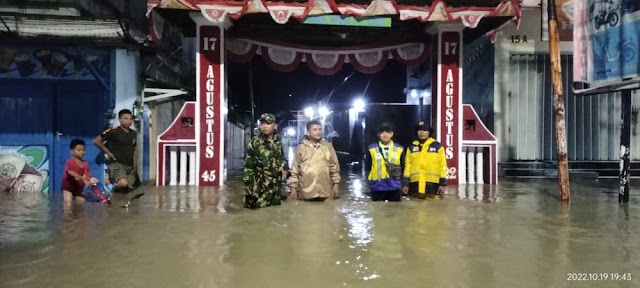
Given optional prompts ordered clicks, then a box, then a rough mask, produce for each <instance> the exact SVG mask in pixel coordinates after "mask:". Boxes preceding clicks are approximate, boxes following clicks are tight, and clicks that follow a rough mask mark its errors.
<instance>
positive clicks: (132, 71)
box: [111, 49, 145, 176]
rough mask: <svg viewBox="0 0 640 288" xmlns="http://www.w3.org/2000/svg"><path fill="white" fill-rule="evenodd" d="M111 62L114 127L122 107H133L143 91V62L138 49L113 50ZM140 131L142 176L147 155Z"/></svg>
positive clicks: (139, 170)
mask: <svg viewBox="0 0 640 288" xmlns="http://www.w3.org/2000/svg"><path fill="white" fill-rule="evenodd" d="M111 63H112V64H113V65H114V66H112V67H114V68H113V69H112V70H111V73H112V74H111V93H112V98H113V99H115V103H114V104H115V106H114V109H113V113H114V114H115V119H114V120H113V123H111V126H112V127H115V126H118V125H119V123H118V119H117V118H118V112H119V111H120V110H122V109H129V110H132V109H133V103H134V102H135V100H136V99H137V98H139V97H140V93H141V91H142V85H143V84H142V83H143V80H144V79H142V64H141V61H140V54H139V53H138V52H137V51H129V50H126V49H115V50H112V51H111ZM141 132H142V131H138V141H137V145H136V148H137V151H136V154H137V156H138V163H140V165H138V175H140V176H142V175H143V173H142V169H143V167H142V163H143V162H142V160H143V157H144V156H145V155H144V153H143V148H144V145H143V141H144V139H145V137H144V135H142V133H141Z"/></svg>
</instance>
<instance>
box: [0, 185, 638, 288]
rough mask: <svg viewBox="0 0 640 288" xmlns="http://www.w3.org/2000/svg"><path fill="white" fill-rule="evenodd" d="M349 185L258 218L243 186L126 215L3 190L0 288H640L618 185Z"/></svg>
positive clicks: (185, 196) (165, 197) (175, 193)
mask: <svg viewBox="0 0 640 288" xmlns="http://www.w3.org/2000/svg"><path fill="white" fill-rule="evenodd" d="M345 179H347V180H346V181H345V182H344V183H343V185H342V189H343V193H344V194H345V195H344V196H343V197H342V198H341V199H339V200H336V201H327V202H325V203H308V202H302V201H298V202H296V203H286V204H285V205H282V206H279V207H270V208H265V209H261V210H257V211H252V210H247V209H244V208H242V195H241V194H242V184H241V182H240V181H237V180H236V181H230V182H229V183H228V186H226V188H224V189H215V188H201V189H198V188H194V187H160V188H158V187H153V186H143V187H142V188H140V191H141V192H144V193H146V195H145V196H143V197H142V198H141V199H139V200H136V201H137V202H134V203H133V205H131V207H130V208H128V209H124V208H121V207H119V206H120V205H122V204H124V203H125V202H126V200H127V199H128V197H130V196H132V195H116V198H115V199H114V205H111V206H102V205H99V204H92V203H87V204H84V205H75V206H73V207H69V208H65V207H64V205H63V204H62V201H61V197H57V198H60V199H51V200H49V199H48V198H47V197H46V196H44V197H43V196H40V195H7V194H3V195H0V287H65V288H67V287H92V288H98V287H109V288H111V287H126V288H130V287H154V288H156V287H239V288H250V287H278V288H287V287H310V288H311V287H323V288H324V287H640V255H639V254H640V229H639V225H640V201H639V200H640V198H638V197H637V195H639V193H640V189H638V188H634V189H633V190H632V197H631V202H630V203H629V205H620V204H618V199H617V194H616V191H617V190H616V183H615V182H612V181H609V182H603V181H600V182H598V181H592V180H591V181H586V182H584V181H583V182H576V183H573V184H572V202H571V204H570V205H564V206H563V205H561V204H560V203H559V201H558V196H557V193H558V192H557V190H558V189H557V184H556V182H554V180H508V179H504V180H502V179H501V181H502V182H501V183H500V184H499V185H497V186H490V185H466V186H460V187H459V188H453V187H449V188H448V191H447V195H445V196H444V197H443V199H442V200H413V199H412V200H408V201H403V202H401V203H384V202H382V203H373V202H371V201H370V200H369V199H368V198H367V196H366V195H364V194H363V188H362V186H363V185H362V184H363V183H362V180H360V179H361V177H357V176H356V175H353V174H352V175H345ZM634 182H635V181H634ZM364 186H366V185H364ZM140 191H138V192H140ZM576 273H595V274H588V275H587V276H588V278H587V280H582V281H573V280H568V278H569V277H581V276H580V275H577V274H576ZM614 273H617V274H618V279H617V280H612V278H614V277H615V274H614ZM627 273H629V274H627ZM604 274H606V275H607V280H599V279H590V278H592V277H598V278H600V277H604V276H603V275H604ZM584 275H585V274H583V276H584ZM623 275H624V276H625V278H626V276H627V275H629V276H630V279H627V280H622V279H621V278H622V277H623ZM583 276H582V277H583Z"/></svg>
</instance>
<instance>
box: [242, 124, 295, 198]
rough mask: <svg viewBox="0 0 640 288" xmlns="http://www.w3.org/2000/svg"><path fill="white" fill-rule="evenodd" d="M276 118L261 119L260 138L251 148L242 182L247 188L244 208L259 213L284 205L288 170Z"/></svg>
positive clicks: (255, 138) (253, 142)
mask: <svg viewBox="0 0 640 288" xmlns="http://www.w3.org/2000/svg"><path fill="white" fill-rule="evenodd" d="M275 122H276V117H275V116H273V115H272V114H268V113H265V114H262V115H261V116H260V135H258V136H255V137H253V138H252V139H251V142H249V146H248V147H247V156H246V158H245V160H244V173H243V175H242V180H243V181H244V185H245V192H244V207H245V208H250V209H258V208H262V207H267V206H271V205H280V203H281V197H282V182H281V181H283V180H284V177H286V173H285V171H287V170H288V167H287V161H286V160H285V158H284V150H283V146H282V142H281V138H280V135H278V133H277V132H276V129H277V125H276V123H275Z"/></svg>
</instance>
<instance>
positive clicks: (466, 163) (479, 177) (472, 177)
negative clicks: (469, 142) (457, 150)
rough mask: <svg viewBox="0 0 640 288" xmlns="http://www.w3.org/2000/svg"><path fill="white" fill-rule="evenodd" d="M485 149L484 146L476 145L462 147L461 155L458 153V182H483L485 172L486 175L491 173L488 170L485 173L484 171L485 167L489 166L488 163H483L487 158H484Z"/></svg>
mask: <svg viewBox="0 0 640 288" xmlns="http://www.w3.org/2000/svg"><path fill="white" fill-rule="evenodd" d="M486 149H487V148H486V147H476V146H463V147H462V155H460V171H459V173H458V175H459V176H460V180H459V183H460V184H463V183H469V184H484V183H485V177H484V176H485V174H487V175H488V174H490V173H491V172H490V171H486V173H485V171H484V169H485V167H490V165H485V164H486V162H485V161H488V160H489V159H488V158H486V159H485V157H486V156H485V155H486V153H485V150H486ZM489 169H490V168H489ZM487 182H489V181H487Z"/></svg>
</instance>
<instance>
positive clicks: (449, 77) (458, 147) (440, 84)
mask: <svg viewBox="0 0 640 288" xmlns="http://www.w3.org/2000/svg"><path fill="white" fill-rule="evenodd" d="M463 28H464V26H463V25H462V24H460V23H435V24H433V26H431V27H430V29H429V30H428V32H429V34H431V36H432V41H433V48H434V49H433V53H434V54H433V56H434V57H433V58H432V59H434V61H432V70H431V71H432V72H433V74H432V81H431V127H433V129H434V130H435V139H436V140H438V142H440V143H441V144H442V145H443V147H444V149H445V150H444V151H445V156H446V158H447V166H448V167H449V170H448V173H447V179H448V180H447V183H448V184H449V185H458V183H459V175H458V174H459V173H458V171H459V168H460V160H461V159H460V157H461V155H462V44H463V42H462V30H463Z"/></svg>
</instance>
